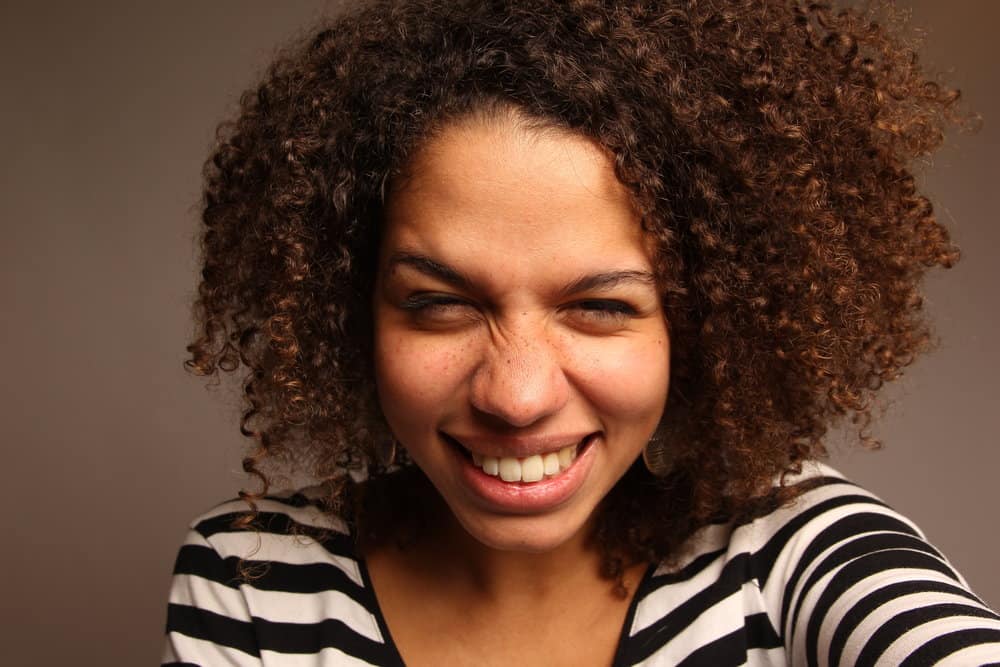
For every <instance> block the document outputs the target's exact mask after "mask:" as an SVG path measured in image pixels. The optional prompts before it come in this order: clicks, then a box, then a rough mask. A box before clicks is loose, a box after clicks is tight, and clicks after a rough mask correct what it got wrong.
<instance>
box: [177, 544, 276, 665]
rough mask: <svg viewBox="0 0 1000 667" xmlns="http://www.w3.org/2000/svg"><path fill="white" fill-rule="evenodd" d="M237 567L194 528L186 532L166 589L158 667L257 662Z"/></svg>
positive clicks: (249, 620) (258, 663)
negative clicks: (169, 584)
mask: <svg viewBox="0 0 1000 667" xmlns="http://www.w3.org/2000/svg"><path fill="white" fill-rule="evenodd" d="M237 568H238V562H237V559H235V558H232V557H230V558H223V557H222V556H221V555H220V554H219V553H218V552H217V551H216V550H215V549H214V548H213V547H212V545H211V544H210V543H209V542H208V540H206V539H205V537H203V536H202V535H201V534H200V533H199V532H198V531H197V530H191V532H190V533H188V536H187V539H186V540H185V542H184V545H183V546H182V547H181V549H180V552H179V553H178V555H177V562H176V564H175V566H174V575H173V580H172V583H171V587H170V600H169V604H168V608H167V626H166V646H165V647H164V650H163V658H162V663H163V665H201V666H203V667H204V666H208V665H212V666H214V665H239V666H241V667H242V666H247V667H249V666H257V667H259V666H260V665H261V664H262V663H261V659H260V651H259V649H258V646H257V638H256V635H255V633H254V627H253V621H252V618H251V616H250V610H249V607H248V605H247V602H246V599H245V598H244V596H243V593H242V592H241V590H240V588H239V585H238V581H239V573H238V571H237Z"/></svg>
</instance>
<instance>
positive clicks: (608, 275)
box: [388, 252, 656, 297]
mask: <svg viewBox="0 0 1000 667" xmlns="http://www.w3.org/2000/svg"><path fill="white" fill-rule="evenodd" d="M400 265H402V266H409V267H411V268H413V269H416V270H417V271H419V272H420V273H423V274H424V275H427V276H430V277H432V278H437V279H438V280H440V281H442V282H444V283H447V284H449V285H451V286H453V287H457V288H460V289H464V290H471V289H472V281H471V280H470V279H469V278H468V277H467V276H465V275H464V274H463V273H462V272H461V271H458V270H457V269H455V268H452V267H450V266H448V265H447V264H442V263H441V262H438V261H435V260H433V259H431V258H430V257H428V256H427V255H421V254H419V253H413V252H397V253H395V254H393V255H392V256H391V257H390V258H389V263H388V268H389V270H390V271H392V270H393V269H395V268H396V267H397V266H400ZM623 284H641V285H644V286H655V285H656V278H655V276H653V274H652V273H651V272H650V271H634V270H622V271H604V272H601V273H591V274H588V275H585V276H581V277H579V278H577V279H576V280H574V281H573V282H571V283H569V284H568V285H566V286H565V287H563V288H562V289H561V290H560V294H561V296H564V297H565V296H570V295H573V294H579V293H580V292H586V291H589V290H601V289H610V288H612V287H617V286H619V285H623Z"/></svg>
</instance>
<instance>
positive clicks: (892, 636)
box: [857, 603, 1000, 665]
mask: <svg viewBox="0 0 1000 667" xmlns="http://www.w3.org/2000/svg"><path fill="white" fill-rule="evenodd" d="M962 616H971V617H973V618H989V619H996V614H994V613H992V612H990V611H987V610H986V609H983V608H981V607H971V606H969V605H966V604H958V603H949V604H935V605H931V606H929V607H921V608H919V609H911V610H910V611H905V612H903V613H901V614H897V615H896V616H893V617H892V618H890V619H889V620H888V621H887V622H886V623H885V624H884V625H882V627H880V628H879V629H878V630H876V631H875V633H874V634H872V636H871V638H870V639H869V640H868V642H867V643H866V644H865V647H864V648H863V649H862V650H861V653H859V654H858V660H857V664H859V665H874V664H875V661H876V660H878V657H879V656H880V655H882V654H883V653H884V652H885V650H886V649H887V648H889V644H891V643H893V642H894V641H896V640H897V639H899V637H900V636H901V635H903V634H904V633H906V632H909V631H910V630H912V629H913V628H915V627H917V626H918V625H923V624H924V623H929V622H931V621H935V620H938V619H940V618H950V617H962ZM995 632H997V636H998V637H1000V631H995ZM952 634H954V633H952ZM945 636H946V637H947V636H950V635H945ZM968 645H969V644H966V646H968ZM926 646H927V644H924V646H923V647H921V649H919V650H923V649H924V648H925V647H926ZM956 648H961V646H958V645H956ZM951 650H952V651H953V650H955V649H951ZM912 658H913V655H912V654H911V655H910V656H908V657H907V660H910V659H912ZM914 664H919V665H928V664H931V663H929V662H916V663H914Z"/></svg>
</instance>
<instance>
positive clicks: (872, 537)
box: [782, 533, 941, 628]
mask: <svg viewBox="0 0 1000 667" xmlns="http://www.w3.org/2000/svg"><path fill="white" fill-rule="evenodd" d="M892 551H898V552H902V551H915V552H918V553H925V554H927V555H928V556H930V557H932V558H937V559H938V560H940V559H941V555H940V554H939V553H938V552H937V550H935V549H934V548H932V547H931V546H929V545H928V544H927V543H926V542H924V541H923V540H921V539H919V538H916V537H913V536H911V535H902V534H899V533H872V534H869V535H862V536H859V537H855V538H854V539H853V540H852V541H850V542H847V543H846V544H843V545H841V546H840V547H838V548H837V549H835V550H834V551H833V552H832V553H830V554H829V555H827V556H826V558H824V559H823V561H822V562H821V563H819V564H818V565H817V567H816V569H815V570H814V571H813V572H812V573H811V574H810V575H809V578H808V579H807V580H806V582H805V583H804V584H803V585H802V586H801V587H800V588H799V590H798V591H797V593H796V595H797V596H798V599H797V600H796V602H795V604H794V605H793V609H792V619H791V624H790V625H787V626H785V625H783V626H782V627H792V628H794V627H795V626H796V625H797V624H798V622H799V615H800V613H801V612H802V605H803V604H805V599H806V597H808V595H809V592H810V591H811V590H812V589H813V588H815V587H816V586H817V585H819V582H820V580H821V579H822V578H823V577H825V576H826V575H827V574H828V573H829V572H832V571H833V570H835V569H836V568H838V567H840V566H842V565H844V564H845V563H850V562H851V561H853V560H856V559H858V558H860V557H862V556H866V555H868V554H874V553H879V552H886V553H888V552H892ZM785 592H786V595H787V592H788V591H787V589H786V591H785ZM814 613H815V612H814ZM783 620H784V619H783Z"/></svg>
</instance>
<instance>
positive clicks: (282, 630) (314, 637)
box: [254, 618, 401, 665]
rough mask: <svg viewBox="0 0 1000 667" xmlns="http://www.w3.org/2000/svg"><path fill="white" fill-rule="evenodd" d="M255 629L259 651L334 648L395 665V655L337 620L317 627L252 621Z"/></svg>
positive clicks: (318, 650) (258, 620) (308, 652)
mask: <svg viewBox="0 0 1000 667" xmlns="http://www.w3.org/2000/svg"><path fill="white" fill-rule="evenodd" d="M254 626H255V627H256V629H257V641H258V642H259V644H260V650H262V651H275V652H277V653H305V654H313V653H319V652H320V651H322V650H323V649H324V648H336V649H337V650H339V651H343V652H344V653H346V654H347V655H350V656H353V657H357V658H360V659H362V660H365V661H367V662H370V663H372V664H375V665H396V664H397V662H396V661H395V660H394V659H393V656H394V655H395V654H394V653H393V652H392V651H391V650H390V649H389V647H388V646H386V645H385V644H382V643H380V642H377V641H373V640H371V639H369V638H367V637H365V636H364V635H360V634H358V633H357V632H355V631H354V630H352V629H351V628H350V627H348V626H347V625H345V624H344V623H343V622H342V621H340V620H338V619H326V620H323V621H320V622H318V623H279V622H275V621H267V620H264V619H261V618H254ZM399 664H400V665H401V663H399Z"/></svg>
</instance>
